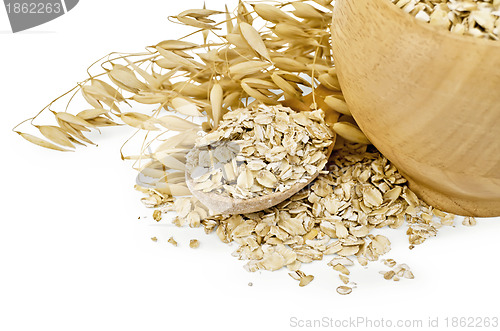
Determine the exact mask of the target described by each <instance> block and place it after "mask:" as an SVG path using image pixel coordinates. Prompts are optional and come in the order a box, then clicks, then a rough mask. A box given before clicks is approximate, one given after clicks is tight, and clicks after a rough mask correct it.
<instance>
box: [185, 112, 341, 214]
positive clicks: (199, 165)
mask: <svg viewBox="0 0 500 331" xmlns="http://www.w3.org/2000/svg"><path fill="white" fill-rule="evenodd" d="M333 139H334V134H333V132H332V130H331V129H330V128H329V126H328V125H327V124H326V123H325V120H324V113H323V111H322V110H314V111H307V112H295V111H294V110H292V109H290V108H288V107H283V106H279V105H277V106H266V105H263V104H260V105H256V106H254V107H252V108H241V109H237V110H235V111H232V112H230V113H227V114H226V115H224V117H223V120H222V122H221V123H220V125H219V127H218V128H217V130H215V131H213V132H211V133H208V134H206V135H205V136H203V137H200V138H199V139H198V140H197V142H196V145H195V148H194V149H193V150H192V151H190V152H189V153H188V155H187V159H186V161H187V162H186V179H187V184H188V187H189V189H190V190H191V192H192V193H193V195H194V196H196V197H197V198H198V199H199V200H200V201H201V202H202V203H204V204H205V205H206V206H207V207H209V208H210V209H212V210H213V211H216V212H219V213H249V212H254V211H258V210H263V209H266V208H269V207H271V206H273V205H275V204H278V203H280V202H281V201H283V200H285V199H287V198H288V197H290V196H291V195H293V194H294V193H295V192H297V191H299V190H301V189H302V188H303V187H304V186H306V185H307V184H309V183H310V182H311V181H312V180H314V178H316V176H317V175H318V174H319V173H320V171H321V170H322V169H323V168H324V166H325V164H326V163H327V161H328V156H329V155H330V152H331V148H330V147H331V146H333V143H334V140H333Z"/></svg>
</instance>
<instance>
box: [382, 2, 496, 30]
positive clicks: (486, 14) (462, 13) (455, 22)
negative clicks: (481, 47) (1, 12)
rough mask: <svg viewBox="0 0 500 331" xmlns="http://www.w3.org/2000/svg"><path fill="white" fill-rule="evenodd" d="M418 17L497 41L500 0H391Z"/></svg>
mask: <svg viewBox="0 0 500 331" xmlns="http://www.w3.org/2000/svg"><path fill="white" fill-rule="evenodd" d="M391 1H392V2H393V3H394V4H395V5H396V6H398V7H399V8H401V9H402V10H403V11H405V12H407V13H409V14H410V15H413V16H415V17H416V18H417V19H419V20H421V21H423V22H427V23H429V24H431V25H434V26H437V27H439V28H441V29H447V30H449V31H451V32H453V33H456V34H461V35H468V36H473V37H477V38H484V39H491V40H498V39H499V37H500V1H499V0H448V1H446V0H434V1H433V0H391Z"/></svg>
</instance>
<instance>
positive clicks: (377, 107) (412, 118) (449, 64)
mask: <svg viewBox="0 0 500 331" xmlns="http://www.w3.org/2000/svg"><path fill="white" fill-rule="evenodd" d="M332 44H333V52H334V59H335V64H336V67H337V72H338V76H339V81H340V85H341V86H342V91H343V92H344V96H345V99H346V102H347V104H348V106H349V107H350V110H351V112H352V114H353V115H354V118H355V119H356V122H357V123H358V124H359V126H360V127H361V129H362V130H363V131H364V133H365V134H366V136H367V137H368V138H369V139H370V141H371V142H372V143H373V144H374V145H375V147H377V148H378V149H379V150H380V152H381V153H382V154H384V155H385V156H386V157H387V158H388V159H389V160H390V161H392V162H393V163H394V164H395V165H396V166H397V167H398V168H399V169H400V171H401V172H402V173H403V174H404V176H405V177H406V178H407V179H408V181H409V183H410V188H411V189H412V190H413V191H414V192H415V193H416V194H417V195H418V196H419V197H420V198H421V199H423V200H424V201H425V202H427V203H428V204H430V205H432V206H435V207H437V208H440V209H442V210H445V211H448V212H451V213H455V214H459V215H466V216H479V217H489V216H500V41H492V40H483V39H476V38H474V37H470V36H459V35H455V34H453V33H451V32H449V31H446V30H440V29H438V28H436V27H433V26H431V25H429V24H427V23H423V22H420V21H418V20H417V19H415V18H414V17H412V16H410V15H409V14H406V13H404V12H403V11H402V10H400V9H399V8H397V7H396V6H395V5H393V4H392V3H391V2H390V1H389V0H337V1H336V5H335V9H334V14H333V28H332Z"/></svg>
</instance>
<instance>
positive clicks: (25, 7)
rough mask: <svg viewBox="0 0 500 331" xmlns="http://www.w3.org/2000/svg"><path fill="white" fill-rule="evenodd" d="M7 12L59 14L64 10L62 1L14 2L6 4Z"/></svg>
mask: <svg viewBox="0 0 500 331" xmlns="http://www.w3.org/2000/svg"><path fill="white" fill-rule="evenodd" d="M6 8H7V13H9V14H11V13H13V14H59V13H61V12H62V11H63V8H62V5H61V3H60V2H54V3H35V2H14V3H7V4H6Z"/></svg>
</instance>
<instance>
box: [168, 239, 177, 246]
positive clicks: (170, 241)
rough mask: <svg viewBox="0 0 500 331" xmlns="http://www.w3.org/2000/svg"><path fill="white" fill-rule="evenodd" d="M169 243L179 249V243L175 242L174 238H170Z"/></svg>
mask: <svg viewBox="0 0 500 331" xmlns="http://www.w3.org/2000/svg"><path fill="white" fill-rule="evenodd" d="M168 242H169V243H171V244H172V245H174V246H176V247H177V241H175V239H174V237H170V238H168Z"/></svg>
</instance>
